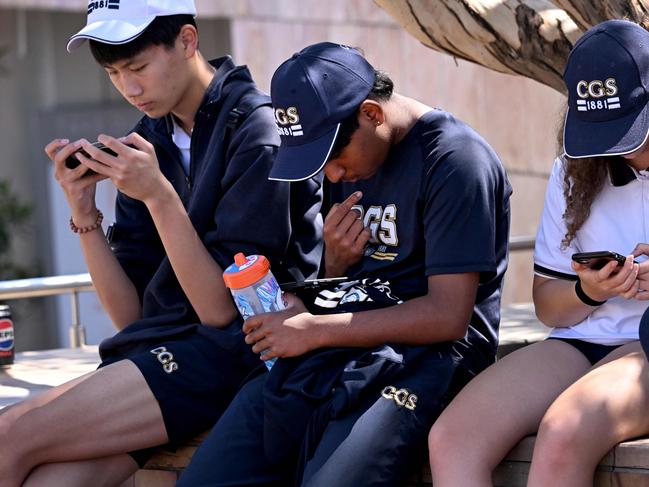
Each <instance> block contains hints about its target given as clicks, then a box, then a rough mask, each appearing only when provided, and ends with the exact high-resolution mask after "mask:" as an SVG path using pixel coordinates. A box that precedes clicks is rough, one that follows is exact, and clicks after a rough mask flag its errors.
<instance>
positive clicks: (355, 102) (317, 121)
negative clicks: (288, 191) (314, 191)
mask: <svg viewBox="0 0 649 487" xmlns="http://www.w3.org/2000/svg"><path fill="white" fill-rule="evenodd" d="M374 73H375V71H374V68H373V67H372V65H371V64H370V63H369V62H367V60H366V59H365V58H364V57H363V55H362V54H361V53H360V52H359V51H358V50H357V49H354V48H351V47H348V46H343V45H340V44H334V43H331V42H321V43H319V44H314V45H311V46H308V47H306V48H304V49H303V50H301V51H300V52H298V53H296V54H294V55H293V56H292V57H291V58H290V59H288V60H286V61H284V63H282V64H281V65H280V66H279V68H277V70H276V71H275V74H274V75H273V79H272V80H271V85H270V94H271V98H272V100H273V110H274V111H275V122H276V123H277V130H278V132H279V134H280V137H281V139H282V144H281V146H280V148H279V152H278V154H277V157H276V158H275V162H274V163H273V168H272V169H271V172H270V179H272V180H276V181H300V180H303V179H308V178H310V177H312V176H315V175H316V174H317V173H318V172H320V170H322V168H323V167H324V165H325V163H326V162H327V159H328V157H329V154H330V153H331V149H332V148H333V146H334V144H335V142H336V136H337V134H338V129H339V128H340V122H341V121H343V120H344V119H345V118H347V117H348V116H349V115H351V114H352V113H354V111H355V110H356V109H358V107H359V106H360V104H361V103H362V102H363V101H364V100H365V99H366V98H367V95H368V94H369V92H370V90H371V89H372V86H373V84H374Z"/></svg>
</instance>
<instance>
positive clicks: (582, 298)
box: [575, 279, 606, 306]
mask: <svg viewBox="0 0 649 487" xmlns="http://www.w3.org/2000/svg"><path fill="white" fill-rule="evenodd" d="M575 293H576V294H577V297H578V298H579V300H580V301H581V302H582V303H584V304H587V305H588V306H601V305H603V304H604V303H605V302H606V300H604V301H595V300H594V299H593V298H591V297H590V296H588V294H586V293H585V292H584V289H583V288H582V287H581V281H580V280H579V279H577V282H575Z"/></svg>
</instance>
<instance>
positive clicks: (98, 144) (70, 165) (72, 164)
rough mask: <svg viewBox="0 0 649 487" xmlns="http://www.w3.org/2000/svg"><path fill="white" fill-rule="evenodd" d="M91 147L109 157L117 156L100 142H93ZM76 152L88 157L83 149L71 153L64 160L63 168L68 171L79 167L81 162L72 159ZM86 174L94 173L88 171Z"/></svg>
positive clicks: (74, 158)
mask: <svg viewBox="0 0 649 487" xmlns="http://www.w3.org/2000/svg"><path fill="white" fill-rule="evenodd" d="M92 145H93V146H94V147H96V148H97V149H99V150H102V151H104V152H105V153H106V154H109V155H111V156H116V155H117V152H115V151H114V150H112V149H109V148H108V147H106V146H105V145H104V144H102V143H101V142H93V143H92ZM77 152H81V153H82V154H83V155H84V156H86V157H90V155H89V154H88V153H87V152H86V151H85V150H83V149H79V150H78V151H76V152H73V153H72V154H70V155H69V156H68V158H67V159H66V160H65V167H67V168H68V169H75V168H77V167H79V164H81V162H79V159H77V158H76V157H74V154H76V153H77ZM88 173H94V171H88Z"/></svg>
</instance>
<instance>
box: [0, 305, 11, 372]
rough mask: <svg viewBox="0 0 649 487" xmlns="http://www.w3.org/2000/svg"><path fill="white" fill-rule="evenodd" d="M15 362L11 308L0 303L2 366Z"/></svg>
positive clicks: (0, 358)
mask: <svg viewBox="0 0 649 487" xmlns="http://www.w3.org/2000/svg"><path fill="white" fill-rule="evenodd" d="M13 363H14V323H13V321H11V309H9V306H7V305H4V304H3V305H0V367H7V366H9V365H11V364H13Z"/></svg>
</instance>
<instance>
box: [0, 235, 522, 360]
mask: <svg viewBox="0 0 649 487" xmlns="http://www.w3.org/2000/svg"><path fill="white" fill-rule="evenodd" d="M533 248H534V237H533V236H517V237H511V238H510V239H509V250H510V251H512V252H516V251H520V250H532V249H533ZM94 290H95V288H94V286H93V285H92V280H91V279H90V274H88V273H85V274H71V275H66V276H52V277H34V278H31V279H16V280H13V281H0V300H2V299H23V298H36V297H42V296H60V295H62V294H69V295H70V304H71V309H72V323H71V324H70V330H69V334H70V346H72V347H74V348H78V347H81V346H82V345H85V343H86V329H85V327H84V326H83V325H82V324H81V320H80V315H79V293H81V292H86V291H94Z"/></svg>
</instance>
